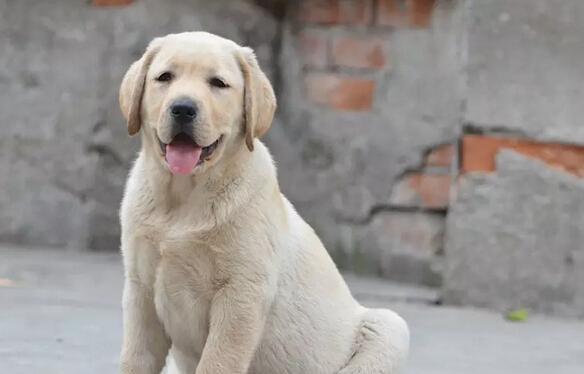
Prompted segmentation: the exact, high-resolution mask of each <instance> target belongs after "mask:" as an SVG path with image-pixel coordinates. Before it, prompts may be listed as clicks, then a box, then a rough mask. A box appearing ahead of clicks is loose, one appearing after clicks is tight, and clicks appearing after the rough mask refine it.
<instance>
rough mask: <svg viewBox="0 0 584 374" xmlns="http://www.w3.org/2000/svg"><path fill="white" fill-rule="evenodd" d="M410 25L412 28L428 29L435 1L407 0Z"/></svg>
mask: <svg viewBox="0 0 584 374" xmlns="http://www.w3.org/2000/svg"><path fill="white" fill-rule="evenodd" d="M408 2H409V3H410V4H411V5H410V6H411V8H410V25H411V26H413V27H429V26H430V24H431V22H432V13H433V11H434V6H435V5H436V0H409V1H408Z"/></svg>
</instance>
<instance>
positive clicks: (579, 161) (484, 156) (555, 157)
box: [460, 135, 584, 177]
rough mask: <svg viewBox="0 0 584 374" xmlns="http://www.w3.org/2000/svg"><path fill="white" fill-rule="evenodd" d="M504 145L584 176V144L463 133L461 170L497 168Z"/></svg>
mask: <svg viewBox="0 0 584 374" xmlns="http://www.w3.org/2000/svg"><path fill="white" fill-rule="evenodd" d="M502 149H512V150H514V151H515V152H518V153H520V154H522V155H524V156H527V157H531V158H535V159H538V160H540V161H542V162H545V163H546V164H548V165H549V166H550V167H552V168H554V169H558V170H563V171H565V172H567V173H570V174H573V175H576V176H578V177H584V147H583V146H577V145H571V144H561V143H543V142H536V141H532V140H525V139H517V138H505V137H495V136H485V135H465V136H464V137H463V139H462V162H461V170H460V171H461V173H462V174H465V173H469V172H486V173H489V172H493V171H494V170H495V169H496V156H497V154H498V153H499V151H500V150H502Z"/></svg>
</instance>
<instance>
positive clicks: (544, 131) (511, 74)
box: [465, 0, 584, 143]
mask: <svg viewBox="0 0 584 374" xmlns="http://www.w3.org/2000/svg"><path fill="white" fill-rule="evenodd" d="M468 11H469V14H468V16H467V17H466V18H467V25H468V26H467V30H466V32H465V34H466V38H467V44H468V51H467V57H468V67H467V70H468V71H467V74H468V93H467V105H466V108H467V109H466V113H465V122H467V123H469V124H471V125H474V126H476V127H479V128H482V129H486V130H489V129H493V128H498V129H502V130H506V131H516V132H521V133H524V134H526V135H528V136H531V137H536V138H541V139H548V140H549V139H553V140H562V141H565V142H568V143H572V142H577V143H584V127H583V126H582V125H581V118H582V117H583V116H584V106H582V101H583V100H584V90H583V89H582V84H581V82H582V81H583V80H584V70H582V67H581V63H580V62H581V61H582V60H583V59H584V38H582V34H583V33H584V2H583V1H581V0H514V1H509V0H487V1H485V0H471V1H469V7H468Z"/></svg>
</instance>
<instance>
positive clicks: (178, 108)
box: [170, 99, 198, 122]
mask: <svg viewBox="0 0 584 374" xmlns="http://www.w3.org/2000/svg"><path fill="white" fill-rule="evenodd" d="M197 111H198V110H197V104H195V103H194V102H193V101H192V100H189V99H182V100H177V101H175V102H174V103H173V104H172V105H171V106H170V115H171V116H172V118H174V119H175V120H177V121H178V122H190V121H192V120H193V119H195V118H196V117H197Z"/></svg>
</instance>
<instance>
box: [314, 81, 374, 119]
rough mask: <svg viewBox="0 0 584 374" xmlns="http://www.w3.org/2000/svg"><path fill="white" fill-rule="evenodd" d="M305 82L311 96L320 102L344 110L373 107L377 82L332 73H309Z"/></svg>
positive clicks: (316, 101) (361, 109)
mask: <svg viewBox="0 0 584 374" xmlns="http://www.w3.org/2000/svg"><path fill="white" fill-rule="evenodd" d="M304 84H305V87H306V91H307V93H308V95H309V98H310V99H311V100H312V101H313V102H315V103H318V104H323V105H327V106H329V107H331V108H335V109H338V110H343V111H363V110H369V109H371V104H372V102H373V91H374V87H375V82H374V81H373V80H371V79H363V78H355V77H351V76H342V75H338V74H331V73H317V72H314V73H308V74H306V76H305V77H304Z"/></svg>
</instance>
